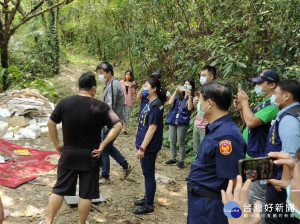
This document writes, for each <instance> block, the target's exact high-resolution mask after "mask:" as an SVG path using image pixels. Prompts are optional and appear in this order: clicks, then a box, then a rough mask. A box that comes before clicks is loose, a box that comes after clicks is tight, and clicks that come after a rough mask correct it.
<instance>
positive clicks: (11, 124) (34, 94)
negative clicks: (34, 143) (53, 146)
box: [0, 89, 54, 141]
mask: <svg viewBox="0 0 300 224" xmlns="http://www.w3.org/2000/svg"><path fill="white" fill-rule="evenodd" d="M53 109H54V104H53V103H51V102H49V100H48V99H47V98H45V97H43V96H42V95H40V94H39V92H38V90H36V89H23V90H13V91H7V92H5V93H1V94H0V137H1V135H2V137H3V138H4V139H6V140H10V141H12V140H20V139H23V138H30V139H36V138H37V137H39V136H40V135H41V133H46V132H48V128H47V122H48V119H49V116H50V114H51V113H52V111H53ZM2 122H4V123H8V125H7V124H6V125H4V124H2ZM2 129H3V130H4V131H5V130H6V132H5V133H4V131H2ZM3 133H4V134H3Z"/></svg>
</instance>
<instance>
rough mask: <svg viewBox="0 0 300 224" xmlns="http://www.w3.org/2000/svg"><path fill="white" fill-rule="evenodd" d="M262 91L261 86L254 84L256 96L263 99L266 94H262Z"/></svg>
mask: <svg viewBox="0 0 300 224" xmlns="http://www.w3.org/2000/svg"><path fill="white" fill-rule="evenodd" d="M262 89H263V87H262V86H260V85H257V84H256V85H255V88H254V90H255V93H256V95H258V96H261V97H264V96H265V95H266V93H265V92H263V91H262Z"/></svg>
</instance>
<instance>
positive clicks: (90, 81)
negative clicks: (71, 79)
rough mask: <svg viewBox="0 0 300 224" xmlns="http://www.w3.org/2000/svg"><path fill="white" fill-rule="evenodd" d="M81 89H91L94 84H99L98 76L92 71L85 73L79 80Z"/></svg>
mask: <svg viewBox="0 0 300 224" xmlns="http://www.w3.org/2000/svg"><path fill="white" fill-rule="evenodd" d="M78 85H79V89H82V90H90V89H91V88H92V87H93V86H97V82H96V78H95V76H94V75H93V74H91V73H84V74H82V75H81V76H80V78H79V81H78Z"/></svg>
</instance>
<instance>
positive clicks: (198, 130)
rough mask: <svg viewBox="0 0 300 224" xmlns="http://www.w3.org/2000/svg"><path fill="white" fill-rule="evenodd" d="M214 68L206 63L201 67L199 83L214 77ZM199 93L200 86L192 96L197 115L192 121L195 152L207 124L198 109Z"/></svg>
mask: <svg viewBox="0 0 300 224" xmlns="http://www.w3.org/2000/svg"><path fill="white" fill-rule="evenodd" d="M216 73H217V71H216V68H215V67H213V66H210V65H206V66H204V67H203V68H202V69H201V73H200V84H201V85H204V84H205V83H206V82H210V81H212V80H215V79H216ZM199 94H200V88H199V90H197V91H196V94H195V97H194V101H193V104H194V108H197V115H196V119H195V122H194V128H193V150H194V151H195V152H196V153H197V152H198V149H199V146H200V144H201V142H202V139H203V138H204V136H205V126H206V125H207V124H208V122H207V120H206V119H204V118H203V117H201V115H200V113H199V112H200V111H199V106H200V105H199Z"/></svg>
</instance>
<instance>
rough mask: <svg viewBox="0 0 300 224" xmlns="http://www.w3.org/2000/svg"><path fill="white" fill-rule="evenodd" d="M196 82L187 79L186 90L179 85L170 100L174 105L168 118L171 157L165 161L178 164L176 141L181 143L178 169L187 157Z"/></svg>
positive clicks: (168, 163) (167, 163)
mask: <svg viewBox="0 0 300 224" xmlns="http://www.w3.org/2000/svg"><path fill="white" fill-rule="evenodd" d="M194 91H195V83H194V81H193V80H192V79H186V80H185V83H184V90H183V91H180V89H179V86H177V88H176V89H175V91H174V93H173V95H172V96H171V98H170V100H169V104H170V105H173V107H172V108H171V110H170V111H169V113H168V117H167V119H166V121H167V123H168V124H169V134H170V148H171V156H172V157H171V159H170V160H169V161H167V162H165V165H172V164H176V143H177V142H178V145H179V162H178V164H177V166H178V169H182V168H183V167H184V162H183V161H184V157H185V136H186V133H187V131H188V129H189V122H190V116H191V110H192V109H193V99H192V98H193V97H192V96H193V94H194Z"/></svg>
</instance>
